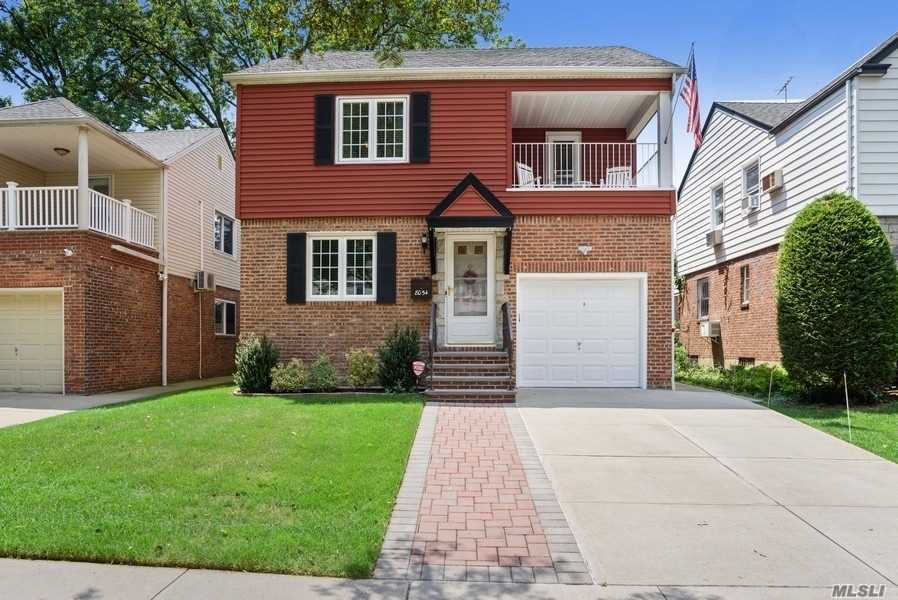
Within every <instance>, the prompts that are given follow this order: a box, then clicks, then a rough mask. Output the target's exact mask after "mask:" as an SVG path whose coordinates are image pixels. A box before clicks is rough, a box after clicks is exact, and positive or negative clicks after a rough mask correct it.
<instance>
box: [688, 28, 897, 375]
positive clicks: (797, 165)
mask: <svg viewBox="0 0 898 600" xmlns="http://www.w3.org/2000/svg"><path fill="white" fill-rule="evenodd" d="M832 191H844V192H848V193H849V194H852V195H854V196H856V197H857V198H859V199H860V200H861V201H862V202H864V203H865V204H866V205H867V206H868V207H869V208H870V210H871V211H873V213H874V214H875V215H877V216H878V217H879V219H880V221H881V223H882V225H883V229H884V230H885V231H886V233H887V234H888V236H889V238H890V241H891V244H892V246H893V248H894V247H895V246H896V243H898V34H896V35H893V36H892V37H890V38H889V39H888V40H886V41H885V42H883V43H882V44H881V45H880V46H879V47H877V48H876V49H874V50H872V51H871V52H869V53H867V54H866V55H865V56H864V57H863V58H861V59H860V60H859V61H857V62H856V63H855V64H853V65H851V67H849V68H848V69H847V70H845V71H844V72H843V73H842V74H840V75H839V76H838V77H836V78H835V79H834V80H833V81H832V82H830V83H829V84H827V85H826V86H825V87H824V88H823V89H821V90H820V91H819V92H817V93H815V94H814V95H813V96H811V97H810V98H808V99H807V100H805V101H803V102H790V103H784V102H716V103H715V104H714V105H713V106H712V107H711V111H710V113H709V115H708V119H707V121H706V123H705V130H704V143H703V144H702V145H701V147H700V149H699V150H698V151H697V152H695V153H694V154H693V156H692V159H691V161H690V163H689V167H688V168H687V171H686V173H685V175H684V177H683V181H682V183H681V185H680V190H679V199H678V205H677V218H676V238H677V239H676V255H677V262H678V270H679V273H680V275H683V276H685V283H686V285H685V289H684V290H683V294H682V297H681V298H679V302H678V304H679V320H680V339H681V341H682V343H683V344H684V345H685V347H686V351H687V353H688V354H689V355H690V356H692V357H693V358H694V359H696V360H699V361H701V362H712V361H713V362H714V363H716V364H719V365H724V364H725V365H729V364H733V363H743V364H753V363H754V362H756V361H757V362H778V361H779V360H780V349H779V343H778V341H777V326H776V303H775V293H774V278H775V273H776V267H777V254H778V248H779V244H780V242H781V240H782V239H783V235H784V234H785V232H786V229H787V228H788V227H789V225H790V224H791V223H792V220H793V218H794V217H795V215H796V214H797V213H798V212H799V211H800V210H801V209H802V208H804V207H805V206H807V205H808V203H809V202H811V201H812V200H813V199H815V198H817V197H819V196H821V195H823V194H826V193H827V192H832ZM718 323H719V327H718ZM718 329H719V335H718Z"/></svg>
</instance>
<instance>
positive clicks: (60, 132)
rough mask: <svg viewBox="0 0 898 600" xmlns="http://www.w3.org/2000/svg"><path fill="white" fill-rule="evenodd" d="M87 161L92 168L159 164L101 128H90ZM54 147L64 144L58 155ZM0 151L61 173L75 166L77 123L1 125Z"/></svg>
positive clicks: (136, 167)
mask: <svg viewBox="0 0 898 600" xmlns="http://www.w3.org/2000/svg"><path fill="white" fill-rule="evenodd" d="M87 139H88V142H87V144H88V150H87V155H88V163H89V166H90V170H91V172H100V171H117V170H128V169H153V168H157V167H158V165H157V164H155V163H153V162H152V161H151V160H149V159H148V158H146V157H145V156H144V155H142V154H140V153H139V152H137V151H135V150H133V149H132V148H131V147H130V146H128V145H127V144H125V143H122V142H121V141H119V140H116V139H113V138H112V137H110V136H108V135H106V134H105V133H103V132H100V131H97V130H95V129H91V130H90V131H89V133H88V136H87ZM54 148H66V149H68V150H69V153H68V154H67V155H65V156H59V155H58V154H57V153H56V152H54V150H53V149H54ZM0 154H5V155H6V156H8V157H10V158H12V159H14V160H17V161H19V162H21V163H25V164H26V165H28V166H30V167H32V168H35V169H38V170H40V171H43V172H45V173H63V172H71V171H76V170H77V168H78V127H77V126H75V125H21V126H3V127H0Z"/></svg>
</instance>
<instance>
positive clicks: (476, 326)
mask: <svg viewBox="0 0 898 600" xmlns="http://www.w3.org/2000/svg"><path fill="white" fill-rule="evenodd" d="M681 71H682V69H681V67H679V66H677V65H675V64H673V63H670V62H667V61H665V60H661V59H658V58H654V57H651V56H648V55H646V54H643V53H641V52H637V51H635V50H631V49H629V48H622V47H607V48H557V49H539V48H528V49H502V50H495V49H451V50H448V49H443V50H429V51H413V52H412V51H410V52H405V53H403V62H402V64H401V65H399V66H391V65H380V64H379V63H378V62H377V61H376V59H375V58H374V56H373V54H372V53H370V52H326V53H324V54H321V55H308V56H307V57H306V58H305V59H304V61H303V62H301V63H300V62H296V61H294V60H291V59H280V60H275V61H272V62H269V63H267V64H264V65H261V66H258V67H254V68H250V69H247V70H244V71H241V72H239V73H236V74H232V75H230V76H229V77H228V79H229V80H230V81H231V82H232V83H233V84H234V85H235V86H236V89H237V98H238V108H237V115H238V127H237V136H238V160H237V164H238V187H237V197H238V201H237V206H238V215H239V216H240V218H241V220H242V222H243V272H242V287H241V289H242V300H243V310H242V318H243V328H244V330H246V331H254V332H257V333H264V334H267V335H268V336H270V337H271V338H272V339H273V341H274V342H275V343H276V344H277V346H278V347H279V348H280V350H281V356H282V357H284V358H287V357H292V356H298V357H301V358H303V359H306V360H311V359H312V358H313V357H314V356H315V355H317V354H318V353H320V352H325V353H327V354H329V355H330V357H331V358H332V359H333V360H335V361H336V362H337V363H338V364H339V365H341V366H342V365H343V364H345V359H344V354H345V353H346V352H347V351H348V350H350V349H352V348H371V349H374V348H376V347H377V346H378V345H379V344H381V342H382V341H383V339H384V337H385V336H386V335H387V334H388V332H389V331H390V330H391V329H392V328H393V327H394V326H395V325H396V324H408V325H412V326H414V327H416V328H417V329H418V330H419V331H420V332H421V335H422V339H423V340H425V341H426V342H428V343H427V344H426V346H427V348H429V349H430V350H434V351H435V355H434V363H433V367H434V374H433V377H432V378H430V380H429V381H430V383H431V385H432V388H431V391H430V393H431V394H432V395H433V396H435V397H439V398H446V399H493V400H508V399H511V398H513V397H514V389H515V381H516V382H517V385H518V386H546V387H580V386H583V387H597V386H611V387H669V386H670V385H671V321H672V319H671V305H670V303H671V298H670V281H671V279H670V277H671V225H672V223H671V216H672V213H673V210H674V190H673V185H672V168H671V155H672V154H671V147H670V143H669V140H667V139H666V138H665V136H664V135H663V134H664V130H665V125H666V124H667V123H668V122H669V118H670V106H671V89H672V83H673V80H674V78H675V76H676V75H677V74H678V73H680V72H681ZM656 114H657V115H659V116H660V118H656ZM647 125H649V126H648V127H647ZM640 134H642V135H640ZM659 134H660V135H659ZM645 138H648V139H645Z"/></svg>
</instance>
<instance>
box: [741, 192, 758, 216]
mask: <svg viewBox="0 0 898 600" xmlns="http://www.w3.org/2000/svg"><path fill="white" fill-rule="evenodd" d="M760 208H761V194H759V193H758V194H751V195H749V196H748V198H746V199H745V212H747V213H750V212H754V211H756V210H758V209H760Z"/></svg>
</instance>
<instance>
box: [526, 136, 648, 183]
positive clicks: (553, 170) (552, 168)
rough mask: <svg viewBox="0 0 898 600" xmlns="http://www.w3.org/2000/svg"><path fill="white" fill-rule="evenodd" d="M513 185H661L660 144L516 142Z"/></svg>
mask: <svg viewBox="0 0 898 600" xmlns="http://www.w3.org/2000/svg"><path fill="white" fill-rule="evenodd" d="M512 156H513V161H514V165H513V166H514V168H513V172H514V176H513V177H514V179H513V181H512V182H511V187H513V188H526V189H549V190H551V189H557V188H567V189H571V188H575V189H582V188H599V189H621V188H637V187H646V188H652V187H658V144H642V143H636V142H612V143H575V142H545V143H542V142H540V143H514V144H512Z"/></svg>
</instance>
